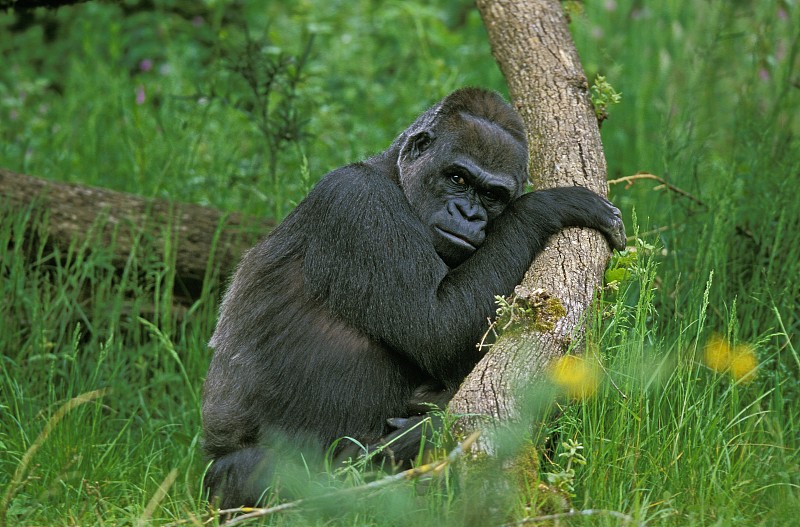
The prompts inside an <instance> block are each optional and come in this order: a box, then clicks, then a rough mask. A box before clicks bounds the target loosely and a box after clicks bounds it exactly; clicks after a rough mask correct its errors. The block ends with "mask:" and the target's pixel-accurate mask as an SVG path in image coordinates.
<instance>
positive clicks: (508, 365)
mask: <svg viewBox="0 0 800 527" xmlns="http://www.w3.org/2000/svg"><path fill="white" fill-rule="evenodd" d="M477 4H478V8H479V10H480V12H481V16H482V17H483V21H484V24H485V25H486V28H487V31H488V33H489V41H490V43H491V46H492V52H493V54H494V57H495V59H496V60H497V62H498V63H499V65H500V68H501V70H502V72H503V74H504V75H505V78H506V81H507V82H508V87H509V92H510V95H511V98H512V100H513V101H514V105H515V107H516V109H517V111H519V113H520V115H521V116H522V118H523V120H524V121H525V125H526V127H527V131H528V135H527V137H528V146H529V149H530V167H529V170H530V174H531V179H532V181H533V183H534V186H535V187H537V188H547V187H556V186H569V185H581V186H584V187H588V188H590V189H592V190H594V191H596V192H598V193H600V194H603V195H605V194H606V192H607V185H606V162H605V157H604V155H603V150H602V144H601V141H600V131H599V128H598V123H597V118H596V116H595V113H594V110H593V107H592V104H591V100H590V97H589V84H588V82H587V80H586V76H585V74H584V72H583V68H582V67H581V63H580V59H579V57H578V53H577V50H576V49H575V44H574V43H573V41H572V37H571V35H570V33H569V28H568V26H567V22H568V21H567V19H566V16H565V14H564V12H563V10H562V8H561V5H560V3H559V2H558V1H557V0H478V2H477ZM609 255H610V251H609V247H608V245H607V244H606V242H605V240H604V239H603V237H602V235H600V234H599V233H597V232H595V231H592V230H589V229H567V230H565V231H563V232H562V233H560V234H558V235H556V236H554V237H553V238H552V239H551V240H550V242H549V243H548V246H547V248H546V249H545V250H544V252H543V253H542V254H541V255H540V256H539V257H538V258H537V259H536V260H535V261H534V262H533V264H532V266H531V268H530V269H529V270H528V273H527V274H526V276H525V278H524V280H523V282H522V284H521V285H520V286H518V287H517V291H516V292H517V294H518V295H519V296H521V297H523V298H527V299H531V300H534V301H537V300H540V299H541V298H542V297H548V296H549V297H550V298H554V299H557V300H558V301H560V303H561V304H562V305H563V306H564V308H565V309H566V315H565V316H563V317H561V318H559V319H558V320H557V321H556V322H555V324H554V325H553V328H552V329H548V330H540V329H539V330H537V329H534V328H524V329H523V330H522V332H516V331H515V332H514V333H513V334H509V335H505V336H503V335H501V337H500V338H499V339H498V341H497V342H496V343H495V344H494V345H493V346H492V347H491V348H490V351H489V352H488V353H487V354H486V356H485V357H484V358H483V360H482V361H481V362H480V363H479V364H478V365H477V366H476V368H475V369H474V370H473V372H472V373H471V374H470V375H469V376H468V377H467V379H466V380H465V381H464V383H463V384H462V386H461V388H460V390H459V391H458V393H457V394H456V396H455V398H454V399H453V400H452V401H451V403H450V409H451V411H453V412H454V413H457V414H468V415H470V416H472V417H464V418H462V419H460V421H459V427H460V429H461V431H462V432H464V433H468V432H469V431H471V430H472V429H475V428H476V427H478V426H480V423H481V422H483V421H484V419H485V417H487V416H488V417H490V418H493V419H494V420H495V422H509V421H511V422H513V421H514V419H515V418H516V417H518V416H519V404H518V400H517V392H516V387H519V386H526V385H527V386H529V385H530V384H531V383H533V382H536V377H537V376H538V375H540V374H541V373H542V371H543V370H544V369H545V366H546V364H547V363H548V362H549V361H550V360H552V359H553V358H554V357H558V356H560V355H562V354H563V353H564V352H565V350H566V349H567V348H568V347H569V346H570V344H571V343H572V342H573V341H575V340H578V339H580V338H582V335H583V331H584V330H583V327H582V326H583V323H584V317H585V315H586V313H587V309H588V308H589V305H590V303H591V300H592V294H593V291H594V289H595V288H596V287H597V286H599V285H600V284H601V280H602V277H603V270H604V268H605V265H606V262H607V261H608V258H609ZM478 416H484V418H481V417H478ZM481 448H484V449H490V448H491V445H490V444H487V442H486V441H483V442H481Z"/></svg>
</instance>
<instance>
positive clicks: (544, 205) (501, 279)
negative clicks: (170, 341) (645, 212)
mask: <svg viewBox="0 0 800 527" xmlns="http://www.w3.org/2000/svg"><path fill="white" fill-rule="evenodd" d="M527 156H528V154H527V147H526V144H525V135H524V129H523V125H522V122H521V120H520V118H519V116H518V115H517V114H516V112H514V110H513V109H512V108H511V106H509V105H508V104H507V103H506V102H505V101H503V100H502V98H501V97H500V96H498V95H497V94H495V93H493V92H487V91H483V90H479V89H473V88H467V89H462V90H459V91H457V92H455V93H453V94H451V95H450V96H448V97H446V98H445V99H444V100H443V101H441V102H440V103H439V104H437V105H436V106H434V107H433V108H431V109H430V110H428V111H427V112H425V113H424V114H422V115H421V116H420V117H419V118H418V119H417V120H416V121H414V123H413V124H412V125H411V126H410V127H409V128H408V129H407V130H406V131H405V132H403V133H402V134H401V135H400V136H399V137H398V138H397V139H396V140H395V141H394V142H393V143H392V145H391V146H390V147H389V148H388V149H387V150H386V151H385V152H383V153H381V154H378V155H376V156H374V157H372V158H370V159H367V160H366V161H364V162H361V163H355V164H352V165H349V166H346V167H343V168H340V169H338V170H335V171H333V172H331V173H330V174H328V175H326V176H325V177H324V178H323V179H322V180H321V181H320V182H319V184H318V185H317V186H316V187H315V188H314V189H313V190H312V191H311V193H310V194H309V195H308V197H307V198H306V199H305V200H304V201H303V202H302V203H300V204H299V205H298V206H297V208H296V209H295V210H294V211H293V212H292V213H291V214H290V215H289V216H288V217H287V218H286V220H285V221H284V222H283V223H281V224H280V225H279V226H278V227H277V228H276V229H275V230H274V231H273V232H272V233H271V234H270V236H269V237H268V238H266V239H265V240H264V241H263V242H261V243H260V244H259V245H257V246H256V247H254V248H253V249H251V250H250V251H249V252H248V253H247V254H246V255H245V256H244V258H243V259H242V262H241V263H240V265H239V268H238V270H237V272H236V274H235V276H234V277H233V280H232V282H231V284H230V287H229V289H228V292H227V294H226V295H225V298H224V300H223V302H222V307H221V310H220V317H219V322H218V324H217V328H216V330H215V332H214V335H213V337H212V338H211V342H210V346H211V347H212V348H213V349H214V358H213V360H212V362H211V366H210V368H209V371H208V377H207V379H206V384H205V394H204V400H203V423H204V432H205V448H206V451H207V452H208V454H209V455H210V457H211V458H212V459H213V463H212V465H211V467H210V469H209V472H208V474H207V476H206V480H205V484H206V487H207V489H208V491H209V493H210V496H216V497H219V498H220V499H221V505H222V506H223V507H233V506H240V505H255V504H256V502H257V501H258V500H259V496H261V494H262V491H263V490H264V488H265V487H266V486H268V485H270V484H271V480H272V478H273V476H274V470H275V468H274V466H275V463H276V462H277V461H278V457H279V455H278V454H277V453H276V452H277V451H276V449H275V448H276V447H275V445H276V444H277V443H279V442H280V441H279V440H278V439H277V438H281V440H284V441H288V442H289V443H294V444H298V445H304V446H306V447H307V448H310V449H312V450H316V451H317V452H324V451H325V449H326V448H327V447H329V446H330V445H331V444H333V443H334V442H335V440H337V439H338V438H342V437H345V436H347V437H350V438H354V439H356V440H357V441H359V442H360V443H361V444H363V445H372V446H374V445H377V444H379V443H380V442H381V441H382V440H383V439H385V438H386V437H387V436H390V435H395V436H396V435H398V434H397V432H398V431H397V430H395V429H394V428H395V427H397V426H399V427H401V429H402V428H403V427H405V426H406V425H411V424H416V423H417V421H418V420H419V419H414V418H412V419H405V420H404V419H401V418H408V417H412V416H413V415H414V414H415V413H416V412H418V411H419V409H420V408H421V407H424V406H423V405H421V404H420V403H421V402H425V401H427V400H430V401H432V402H438V403H439V404H440V405H441V404H445V403H446V401H447V400H448V399H449V397H450V396H451V395H452V393H454V391H455V390H456V389H457V388H458V386H459V384H460V383H461V381H462V380H463V379H464V377H465V376H466V375H467V374H468V373H469V372H470V370H471V369H472V368H473V367H474V365H475V364H476V363H477V361H478V360H479V359H480V356H481V353H480V351H479V350H478V349H477V348H476V346H475V344H476V342H477V341H478V340H479V338H480V337H481V334H482V332H483V331H484V330H485V327H486V319H487V318H488V317H491V316H492V315H493V313H494V311H495V308H496V307H495V304H494V296H495V295H498V294H501V295H506V294H509V293H511V291H512V290H513V288H514V286H515V285H516V284H517V283H519V282H520V281H521V279H522V277H523V274H524V273H525V271H526V270H527V269H528V267H529V265H530V263H531V261H532V260H533V258H534V256H535V255H536V254H537V253H538V252H539V251H540V250H541V249H542V247H543V246H544V244H545V242H546V241H547V239H548V238H549V237H550V236H551V235H552V234H554V233H556V232H557V231H559V230H560V229H562V228H564V227H567V226H582V227H593V228H596V229H599V230H600V231H601V232H603V233H604V234H605V235H606V237H607V239H608V240H609V242H610V243H611V245H612V246H614V247H616V248H622V247H624V243H625V235H624V227H623V225H622V221H621V219H620V215H619V211H618V210H617V209H616V208H615V207H614V206H613V205H611V204H610V203H609V202H608V201H607V200H606V199H605V198H603V197H600V196H598V195H596V194H594V193H593V192H590V191H589V190H587V189H584V188H581V187H569V188H556V189H549V190H541V191H536V192H531V193H528V194H523V193H522V192H523V187H524V183H525V180H526V177H527ZM387 420H390V421H388V422H387ZM392 425H394V427H393V426H392ZM416 439H417V441H418V439H419V437H417V438H416ZM342 450H343V449H342V448H340V449H339V451H340V452H341V451H342ZM415 453H416V445H414V444H407V445H404V446H401V447H400V448H397V447H393V454H394V455H395V457H396V458H398V460H400V461H402V460H403V459H408V458H410V457H413V455H414V454H415Z"/></svg>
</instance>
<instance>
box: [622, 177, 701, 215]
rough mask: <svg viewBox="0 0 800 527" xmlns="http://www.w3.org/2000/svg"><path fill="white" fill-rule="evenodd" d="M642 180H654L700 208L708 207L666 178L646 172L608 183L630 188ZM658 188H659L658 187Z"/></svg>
mask: <svg viewBox="0 0 800 527" xmlns="http://www.w3.org/2000/svg"><path fill="white" fill-rule="evenodd" d="M640 179H652V180H655V181H658V182H659V183H661V184H662V185H663V186H664V187H666V188H667V189H669V190H671V191H672V192H674V193H676V194H679V195H681V196H683V197H685V198H688V199H690V200H692V201H694V202H695V203H697V204H698V205H700V206H703V207H705V206H706V204H705V203H704V202H703V200H701V199H700V198H697V197H695V196H693V195H692V194H690V193H689V192H687V191H685V190H683V189H681V188H678V187H676V186H675V185H673V184H672V183H667V181H666V180H665V179H664V178H662V177H660V176H656V175H655V174H648V173H646V172H640V173H638V174H634V175H632V176H625V177H621V178H617V179H610V180H609V181H608V184H609V185H616V184H617V183H627V184H628V187H630V186H631V185H633V184H634V183H635V182H636V181H638V180H640ZM656 188H658V187H656Z"/></svg>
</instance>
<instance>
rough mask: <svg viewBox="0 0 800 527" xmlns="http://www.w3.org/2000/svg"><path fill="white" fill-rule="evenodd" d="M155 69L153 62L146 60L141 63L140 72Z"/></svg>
mask: <svg viewBox="0 0 800 527" xmlns="http://www.w3.org/2000/svg"><path fill="white" fill-rule="evenodd" d="M151 69H153V61H152V60H150V59H144V60H143V61H141V62H140V63H139V70H141V71H150V70H151Z"/></svg>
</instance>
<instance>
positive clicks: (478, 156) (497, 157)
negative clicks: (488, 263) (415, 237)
mask: <svg viewBox="0 0 800 527" xmlns="http://www.w3.org/2000/svg"><path fill="white" fill-rule="evenodd" d="M479 121H480V120H478V119H474V118H472V119H471V118H470V117H467V116H462V117H460V118H459V122H458V123H443V124H442V125H440V126H439V127H438V128H440V129H439V130H432V131H424V132H421V133H419V134H416V135H415V136H414V137H412V138H411V139H409V141H408V143H407V147H406V149H405V152H404V153H403V154H402V155H401V160H400V170H401V173H400V180H401V185H402V186H403V189H404V191H405V194H406V197H407V198H408V201H409V203H410V204H411V206H412V208H413V209H414V211H415V212H416V214H417V216H418V217H419V219H420V220H421V221H422V223H423V224H424V225H426V226H427V227H428V231H429V235H430V237H431V242H432V243H433V246H434V248H435V249H436V252H437V253H438V255H439V257H440V258H441V259H442V260H443V261H444V262H445V263H446V264H447V266H448V267H450V268H454V267H457V266H458V265H460V264H462V263H463V262H464V261H465V260H466V259H467V258H469V257H470V256H471V255H472V254H473V253H474V252H475V251H476V250H477V249H478V248H479V247H480V246H481V245H482V244H483V241H484V239H485V237H486V228H487V226H488V225H489V223H490V222H491V221H493V220H494V219H495V218H497V217H498V216H499V215H500V214H501V213H502V212H503V210H505V208H506V206H508V204H509V203H511V201H513V200H514V199H515V198H517V197H518V196H519V195H520V194H521V193H522V187H523V185H524V181H525V176H526V163H527V158H526V155H525V153H526V150H525V145H524V144H520V142H519V141H518V140H517V139H515V138H514V137H512V136H511V135H509V134H508V133H507V132H505V131H504V130H502V129H501V128H499V127H498V126H496V125H494V124H493V123H489V122H486V121H480V122H479Z"/></svg>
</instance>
